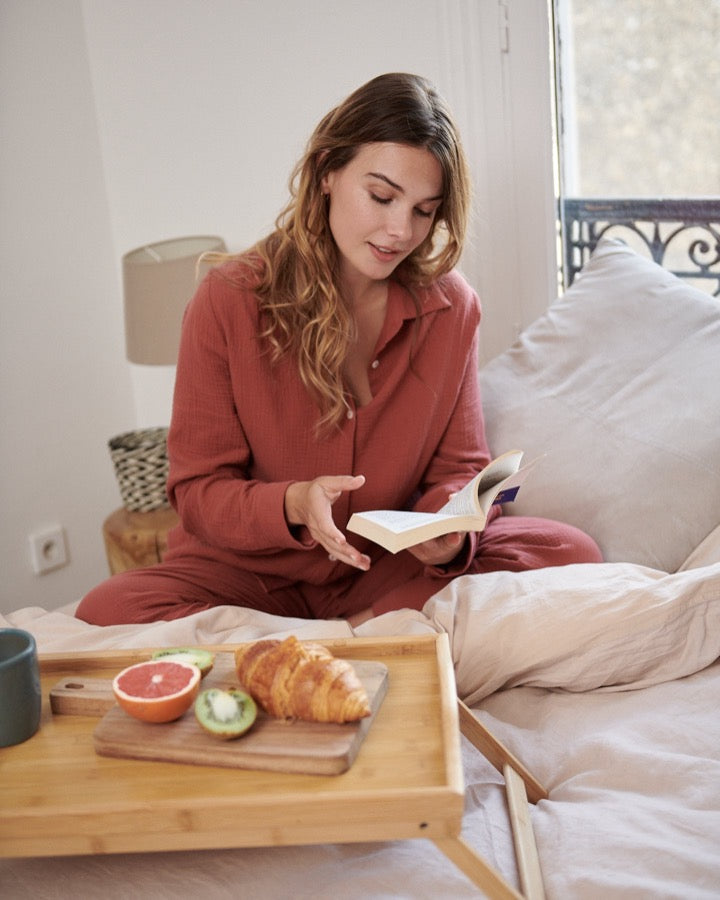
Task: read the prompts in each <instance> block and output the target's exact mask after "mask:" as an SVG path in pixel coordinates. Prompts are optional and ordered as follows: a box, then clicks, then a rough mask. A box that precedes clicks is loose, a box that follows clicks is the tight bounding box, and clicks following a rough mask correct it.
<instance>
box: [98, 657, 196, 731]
mask: <svg viewBox="0 0 720 900" xmlns="http://www.w3.org/2000/svg"><path fill="white" fill-rule="evenodd" d="M200 675H201V673H200V669H199V668H198V667H197V666H196V665H194V664H193V663H187V662H180V661H177V660H162V659H151V660H149V661H148V662H141V663H135V665H132V666H128V667H127V669H123V670H122V672H120V673H119V674H117V675H116V676H115V678H114V679H113V683H112V687H113V693H114V694H115V698H116V699H117V702H118V703H119V704H120V706H121V707H122V708H123V709H124V710H125V712H126V713H128V714H129V715H131V716H134V717H135V718H136V719H141V720H142V721H143V722H173V721H175V719H179V718H180V716H181V715H182V714H183V713H184V712H186V710H188V709H189V708H190V706H191V705H192V703H193V701H194V700H195V697H196V696H197V694H198V690H199V688H200Z"/></svg>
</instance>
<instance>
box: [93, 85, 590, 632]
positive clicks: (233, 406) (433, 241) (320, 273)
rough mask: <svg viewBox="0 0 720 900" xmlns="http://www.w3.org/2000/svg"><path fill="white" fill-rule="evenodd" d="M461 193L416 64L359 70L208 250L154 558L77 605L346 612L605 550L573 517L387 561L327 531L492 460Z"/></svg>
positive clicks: (368, 610) (516, 523)
mask: <svg viewBox="0 0 720 900" xmlns="http://www.w3.org/2000/svg"><path fill="white" fill-rule="evenodd" d="M468 203H469V179H468V174H467V166H466V162H465V158H464V155H463V151H462V148H461V145H460V141H459V139H458V135H457V131H456V128H455V126H454V124H453V122H452V119H451V116H450V114H449V112H448V110H447V109H446V107H445V105H444V103H443V101H442V100H441V98H440V97H439V96H438V95H437V93H436V92H435V90H434V89H433V87H432V86H431V85H430V84H429V83H428V82H427V81H426V80H424V79H423V78H420V77H417V76H413V75H405V74H390V75H383V76H380V77H378V78H375V79H373V80H372V81H370V82H369V83H368V84H366V85H364V86H363V87H361V88H359V89H358V90H357V91H355V92H354V93H353V94H351V96H350V97H349V98H348V99H347V100H346V101H345V102H344V103H342V104H341V105H340V106H338V107H337V108H335V109H333V110H332V111H331V112H330V113H329V114H328V115H327V116H326V117H325V118H324V119H323V120H322V121H321V122H320V124H319V125H318V127H317V129H316V130H315V132H314V134H313V135H312V137H311V139H310V142H309V144H308V148H307V151H306V153H305V156H304V158H303V159H302V160H301V162H300V163H299V164H298V167H297V168H296V171H295V173H294V177H293V179H292V182H291V201H290V203H289V205H288V207H287V208H286V210H285V211H284V212H283V213H282V214H281V216H280V217H279V219H278V221H277V223H276V229H275V230H274V231H273V232H272V233H271V234H270V235H269V236H268V237H266V238H265V239H264V240H261V241H260V242H259V243H258V244H257V245H256V246H255V247H254V248H252V250H250V251H249V252H247V253H243V254H239V255H238V256H230V257H223V258H220V259H215V260H214V261H215V262H217V263H218V266H217V267H216V268H215V269H213V270H212V271H211V272H210V274H209V275H208V276H207V277H206V278H205V280H204V281H203V283H202V284H201V285H200V287H199V289H198V291H197V293H196V295H195V297H194V298H193V300H192V301H191V302H190V304H189V306H188V309H187V311H186V315H185V321H184V324H183V336H182V341H181V347H180V354H179V359H178V367H177V378H176V387H175V396H174V403H173V416H172V422H171V427H170V433H169V437H168V453H169V458H170V475H169V480H168V493H169V497H170V500H171V502H172V504H173V506H174V507H175V508H176V509H177V510H178V512H179V514H180V518H181V524H180V525H178V526H177V528H176V529H174V531H173V532H172V533H171V536H170V542H169V549H168V552H167V554H166V556H165V558H164V560H163V562H162V563H160V564H158V565H156V566H153V567H151V568H148V569H141V570H135V571H130V572H126V573H123V574H120V575H117V576H115V577H113V578H111V579H109V580H108V581H106V582H105V583H103V584H101V585H100V586H98V587H97V588H95V589H94V590H93V591H91V592H90V593H89V594H88V595H87V596H86V597H85V598H84V600H83V601H82V602H81V604H80V606H79V608H78V611H77V615H78V617H80V618H81V619H84V620H86V621H88V622H94V623H97V624H116V623H130V622H147V621H154V620H159V619H172V618H178V617H181V616H185V615H189V614H190V613H194V612H198V611H200V610H205V609H209V608H211V607H213V606H217V605H221V604H234V605H238V606H244V607H250V608H253V609H258V610H262V611H264V612H268V613H273V614H278V615H284V616H298V617H306V618H347V619H348V620H349V621H350V622H351V623H352V624H358V623H359V622H362V621H364V620H365V619H367V618H369V617H370V616H372V615H377V614H379V613H382V612H385V611H387V610H391V609H396V608H402V607H412V608H416V609H420V608H422V606H423V604H424V603H425V601H426V600H427V599H428V598H429V597H430V596H431V595H432V594H434V593H435V592H436V591H438V590H440V589H441V588H442V587H443V585H444V584H446V583H447V581H448V580H449V579H451V578H453V577H455V576H457V575H459V574H462V573H471V572H488V571H493V570H497V569H510V570H515V571H517V570H521V569H529V568H537V567H540V566H548V565H564V564H567V563H574V562H588V561H599V560H600V554H599V551H598V549H597V547H596V545H595V544H594V542H593V541H592V540H591V539H590V538H588V537H587V536H586V535H584V534H583V533H581V532H579V531H577V530H576V529H574V528H571V527H569V526H567V525H564V524H561V523H557V522H550V521H547V520H543V519H529V518H521V517H502V516H501V515H500V512H499V510H498V509H497V508H496V509H495V511H494V513H493V518H492V520H491V521H490V523H489V525H488V526H487V528H486V529H485V531H484V532H482V533H480V534H453V535H448V536H446V537H443V538H438V539H436V540H433V541H428V542H427V543H424V544H420V545H418V546H416V547H413V548H411V549H410V550H408V551H404V552H402V553H400V554H398V555H397V556H392V555H391V554H389V553H387V552H386V551H384V550H383V549H382V548H380V547H378V546H376V545H374V544H371V543H370V542H368V541H365V540H363V539H360V538H353V539H348V537H347V536H346V534H345V532H344V528H345V525H346V523H347V521H348V519H349V518H350V516H351V515H352V513H353V512H355V511H359V510H365V509H374V508H407V507H409V508H414V509H417V510H436V509H438V508H439V507H440V506H442V505H443V504H444V503H445V502H446V500H447V499H448V496H449V495H450V494H451V493H453V492H455V491H457V490H458V489H459V488H460V487H462V485H463V484H465V483H466V482H467V481H468V480H469V479H470V478H471V477H472V476H473V475H474V474H475V473H476V472H477V471H478V470H479V469H481V468H482V467H483V466H484V465H486V463H487V462H488V461H489V459H490V453H489V451H488V448H487V445H486V441H485V434H484V426H483V417H482V410H481V403H480V396H479V391H478V381H477V370H476V366H477V349H478V348H477V327H478V324H479V321H480V304H479V300H478V298H477V296H476V295H475V293H474V292H473V291H472V290H471V288H470V287H469V286H468V285H467V283H466V282H465V281H464V280H463V278H462V277H461V276H460V275H459V274H458V273H457V272H456V271H454V268H453V267H454V266H455V264H456V263H457V260H458V258H459V256H460V252H461V249H462V245H463V239H464V234H465V228H466V222H467V216H468Z"/></svg>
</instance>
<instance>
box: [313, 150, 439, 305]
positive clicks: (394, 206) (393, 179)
mask: <svg viewBox="0 0 720 900" xmlns="http://www.w3.org/2000/svg"><path fill="white" fill-rule="evenodd" d="M322 188H323V191H324V192H325V193H327V194H329V195H330V200H329V203H330V230H331V232H332V235H333V238H334V240H335V243H336V244H337V246H338V249H339V251H340V257H341V265H342V277H343V280H344V284H345V287H346V288H347V289H350V290H351V291H354V292H356V293H357V292H361V291H362V290H363V289H366V288H367V287H368V286H369V283H370V282H373V281H383V280H385V279H386V278H388V277H389V276H390V275H391V274H392V272H393V270H394V269H395V268H396V267H397V266H398V265H399V264H400V263H401V262H402V260H404V259H405V258H406V257H407V256H409V254H410V253H412V251H413V250H415V248H416V247H418V246H419V245H420V244H421V243H422V242H423V241H424V240H425V238H426V237H427V235H428V233H429V232H430V229H431V228H432V226H433V222H434V220H435V213H436V212H437V209H438V207H439V206H440V204H441V202H442V199H443V196H442V169H441V167H440V163H439V162H438V161H437V159H436V158H435V157H434V156H433V155H432V153H430V151H429V150H424V149H422V148H419V147H410V146H408V145H406V144H391V143H375V144H364V145H363V146H362V147H361V148H360V150H359V151H358V152H357V154H356V155H355V157H354V158H353V159H352V160H351V161H350V162H349V163H348V164H347V165H346V166H344V168H342V169H338V170H336V171H334V172H330V173H329V174H328V175H326V176H325V177H324V179H323V182H322Z"/></svg>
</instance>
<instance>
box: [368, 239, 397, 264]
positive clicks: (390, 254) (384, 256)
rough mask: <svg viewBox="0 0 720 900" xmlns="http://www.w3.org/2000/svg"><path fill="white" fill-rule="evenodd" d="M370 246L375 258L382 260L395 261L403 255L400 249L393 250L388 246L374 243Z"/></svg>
mask: <svg viewBox="0 0 720 900" xmlns="http://www.w3.org/2000/svg"><path fill="white" fill-rule="evenodd" d="M369 246H370V249H371V251H372V253H373V255H374V256H375V258H376V259H379V260H380V261H381V262H394V261H395V260H396V259H397V258H398V256H401V255H402V254H401V251H400V250H391V249H390V248H388V247H380V246H378V245H377V244H372V243H370V244H369Z"/></svg>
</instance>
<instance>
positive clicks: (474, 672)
mask: <svg viewBox="0 0 720 900" xmlns="http://www.w3.org/2000/svg"><path fill="white" fill-rule="evenodd" d="M718 332H720V307H718V304H717V302H716V301H715V300H713V299H712V298H709V297H707V296H706V295H703V294H700V293H699V292H697V291H694V290H693V289H692V288H690V287H688V286H687V285H683V284H682V283H681V282H679V281H678V280H677V279H675V278H674V276H672V275H669V273H667V272H664V271H663V270H662V269H660V268H659V267H658V266H655V265H654V264H653V263H649V262H647V261H646V260H643V259H641V258H640V257H638V256H636V255H635V254H634V253H633V252H632V251H630V250H629V249H628V248H626V247H624V245H621V244H619V243H616V242H603V243H602V244H601V245H600V246H599V248H598V250H597V251H596V253H595V254H594V256H593V258H592V259H591V261H590V262H589V263H588V265H587V266H586V268H585V270H584V271H583V273H582V275H581V276H580V277H579V278H578V279H577V280H576V282H575V284H574V285H573V287H572V288H571V289H570V290H569V291H568V292H567V293H566V295H565V296H564V297H563V298H562V299H561V300H559V301H557V302H556V303H555V304H553V306H552V307H551V308H550V309H549V310H548V312H547V314H546V315H545V316H543V317H541V318H540V319H539V320H538V322H536V323H534V325H532V326H530V328H528V329H527V331H526V332H525V333H524V334H523V335H522V336H521V337H520V338H519V340H518V342H517V343H516V344H515V345H514V346H513V347H512V348H510V350H508V351H507V352H506V353H505V354H503V355H502V356H501V357H498V358H497V359H496V360H494V361H493V362H491V363H490V364H489V365H488V366H486V367H485V368H484V369H483V371H482V372H481V375H480V377H481V382H482V387H483V391H484V396H485V403H486V410H487V418H488V425H489V438H490V442H491V446H492V448H493V451H494V452H495V453H497V452H502V450H504V449H509V448H510V447H512V446H521V447H524V448H525V449H526V451H527V453H528V455H529V456H531V457H533V456H535V455H537V454H538V453H545V454H546V458H545V460H543V464H542V469H540V470H538V472H537V473H536V474H535V475H534V477H533V479H532V480H531V481H529V482H527V484H526V485H524V487H523V490H522V492H521V495H520V497H519V498H518V501H517V502H516V504H514V505H513V509H514V510H515V511H517V512H518V513H523V514H525V513H528V514H533V513H537V514H545V515H553V514H554V515H557V516H558V517H560V518H564V519H566V520H569V521H573V522H574V523H575V524H578V525H580V526H581V527H584V528H586V529H587V530H588V531H590V533H592V534H593V536H594V537H595V538H596V540H598V542H599V544H600V546H601V547H602V549H603V551H604V554H605V558H606V562H604V563H602V564H599V565H577V566H568V567H564V568H558V569H544V570H538V571H535V572H525V573H509V572H496V573H491V574H488V575H477V576H466V577H463V578H459V579H456V580H455V581H454V582H452V583H451V584H450V585H448V586H447V587H446V588H445V589H444V590H442V591H441V592H439V593H438V594H437V595H435V597H433V598H431V599H430V600H429V601H428V603H427V604H426V606H425V608H424V609H423V611H422V612H414V611H409V610H403V611H397V612H392V613H387V614H386V615H384V616H380V617H378V618H376V619H373V620H371V621H369V622H367V623H365V624H363V625H362V626H360V627H358V628H357V629H355V630H354V631H353V629H351V628H350V626H349V625H348V624H347V623H345V622H341V621H307V620H301V619H283V618H278V617H274V616H269V615H266V614H263V613H257V612H254V611H251V610H244V609H238V608H234V607H230V606H226V607H220V608H218V609H215V610H211V611H208V612H205V613H199V614H196V615H193V616H189V617H187V618H186V619H181V620H177V621H173V622H157V623H154V624H151V625H144V626H137V625H123V626H111V627H105V628H100V627H97V626H92V625H88V624H86V623H84V622H80V621H79V620H77V619H75V618H74V617H73V616H72V609H73V605H69V606H68V607H65V608H61V609H59V610H53V611H46V610H43V609H39V608H25V609H20V610H17V611H16V612H14V613H12V614H10V615H8V616H6V617H5V618H2V617H0V626H4V625H11V626H14V627H22V628H26V629H27V630H29V631H31V632H32V633H33V634H34V635H35V636H36V639H37V641H38V646H39V650H40V652H66V651H68V650H93V649H113V648H132V647H157V646H177V645H184V644H202V643H209V644H220V643H238V642H242V641H247V640H253V639H256V638H260V637H265V636H276V637H282V636H283V635H286V634H289V633H293V634H296V635H298V636H299V637H301V638H322V637H326V638H330V637H345V636H348V635H352V634H353V633H354V634H357V635H359V636H370V635H376V636H379V635H391V634H423V633H430V632H446V633H447V634H448V635H449V638H450V644H451V649H452V656H453V661H454V665H455V672H456V680H457V688H458V694H459V696H460V697H462V698H463V699H464V700H465V702H466V703H468V705H470V706H471V708H472V709H473V710H474V712H475V715H477V716H478V717H479V718H480V719H481V720H482V722H483V723H484V724H485V725H486V726H487V727H488V728H489V729H490V730H491V731H492V732H493V734H494V735H495V736H496V737H497V738H499V739H500V740H501V741H503V743H504V744H505V745H506V746H507V747H508V748H509V749H510V750H511V751H512V752H513V753H514V754H515V755H516V756H517V757H518V758H519V759H520V760H521V761H522V762H523V763H524V764H525V766H527V767H528V768H529V769H530V771H531V772H532V773H533V775H535V776H536V777H537V778H538V780H539V781H540V782H541V783H542V784H543V785H544V786H545V787H546V788H547V789H548V791H549V798H548V799H547V800H543V801H540V802H539V803H538V804H536V805H535V806H532V807H531V816H532V823H533V828H534V833H535V839H536V843H537V847H538V853H539V858H540V865H541V868H542V874H543V880H544V885H545V890H546V894H547V896H548V897H551V898H558V900H565V898H580V900H583V898H588V900H594V898H630V897H631V898H678V900H679V898H683V900H686V898H698V900H700V898H718V897H720V526H719V525H718V520H719V519H720V516H718V511H719V510H720V436H719V435H718V428H717V424H718V413H719V412H720V399H718V389H717V386H718V384H720V378H719V377H718V376H720V355H719V354H718V353H717V348H718V346H720V334H719V333H718ZM507 512H508V513H509V514H512V511H511V509H510V508H508V510H507ZM462 750H463V765H464V770H465V780H466V814H465V818H464V825H463V837H464V838H465V840H466V841H467V842H468V843H470V844H471V845H472V846H473V847H474V848H475V849H476V850H477V851H478V852H479V853H480V854H481V855H482V856H483V857H484V858H485V859H486V860H487V861H488V862H489V863H490V864H491V865H493V866H494V867H495V868H496V869H497V870H498V871H499V872H500V873H501V874H502V875H503V876H504V877H505V878H506V879H507V880H508V881H509V882H510V883H511V884H513V885H515V886H516V887H517V886H518V876H517V872H516V865H515V855H514V850H513V842H512V834H511V830H510V824H509V820H508V816H507V809H506V802H505V793H504V783H503V779H502V776H501V775H500V774H499V773H498V772H497V771H496V770H495V769H494V768H493V767H492V766H491V765H490V763H489V762H488V761H487V760H486V759H485V758H484V757H483V756H482V755H481V754H480V753H479V752H478V751H477V750H476V749H475V748H474V747H473V746H472V745H470V744H469V743H468V742H467V741H465V740H464V739H463V746H462ZM1 771H2V757H1V756H0V772H1ZM348 814H349V815H351V814H352V811H351V810H349V811H348ZM0 892H1V893H2V896H3V897H8V898H30V897H32V898H45V897H47V898H51V897H52V898H64V897H95V896H103V897H106V898H125V897H133V898H134V897H143V898H178V897H190V896H193V897H195V896H198V895H199V896H202V897H203V898H210V900H212V898H224V897H246V896H247V897H262V898H286V897H289V896H293V897H299V898H303V897H315V898H336V897H343V898H361V897H362V898H368V897H371V898H444V897H453V898H455V897H457V898H462V897H477V896H480V893H479V891H478V889H477V888H476V887H475V886H474V885H472V884H471V883H470V881H469V880H468V879H467V878H466V877H465V876H464V875H463V874H462V873H461V872H460V871H459V870H458V869H456V868H455V867H454V866H453V865H452V863H450V862H449V861H448V860H447V859H446V858H445V857H444V856H443V855H442V854H441V853H440V851H439V850H437V849H436V848H435V847H434V845H433V844H432V843H431V842H429V841H424V840H414V841H398V842H385V843H378V844H349V845H340V844H332V845H321V846H312V847H282V848H263V849H242V850H218V851H196V852H194V853H184V854H170V853H168V854H165V853H160V854H147V855H145V854H132V855H120V856H105V857H98V856H92V857H74V858H58V859H50V858H48V859H44V858H43V859H0Z"/></svg>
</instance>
